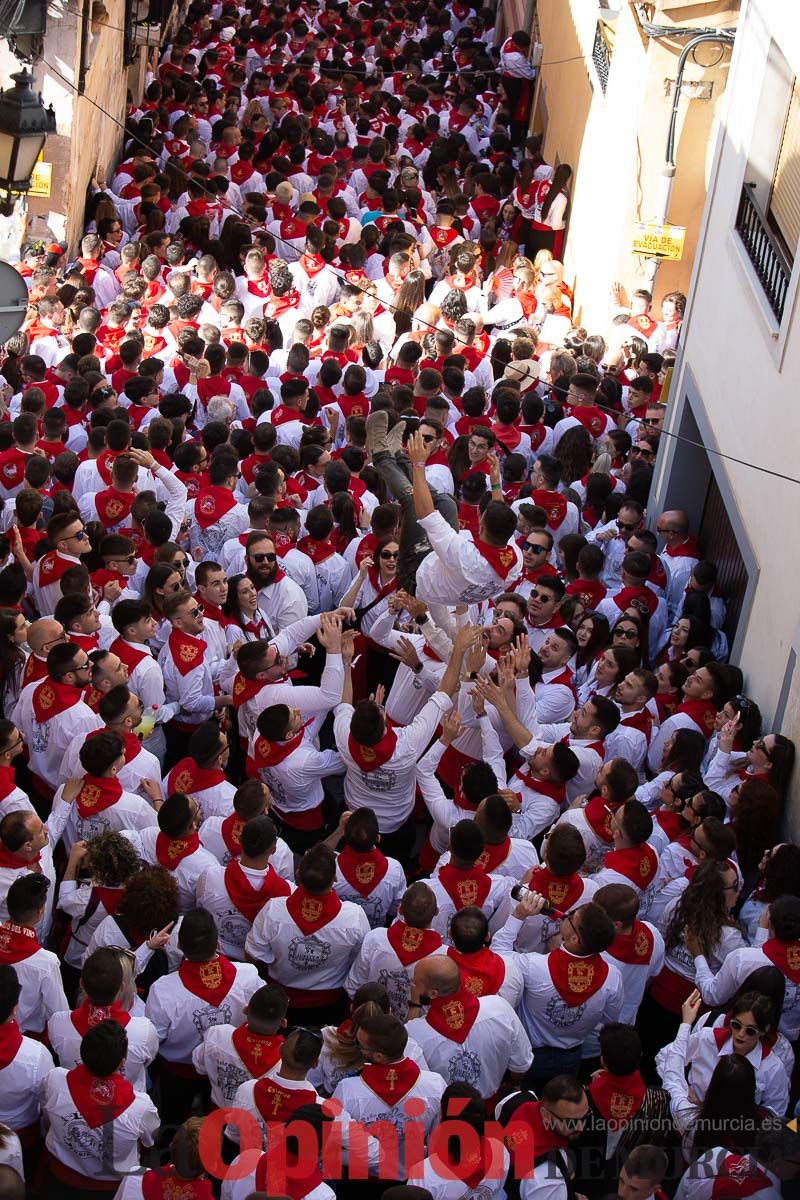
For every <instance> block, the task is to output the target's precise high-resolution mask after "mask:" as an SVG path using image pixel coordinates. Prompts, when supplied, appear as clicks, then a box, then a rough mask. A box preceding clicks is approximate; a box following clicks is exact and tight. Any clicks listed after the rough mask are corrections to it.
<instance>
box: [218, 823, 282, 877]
mask: <svg viewBox="0 0 800 1200" xmlns="http://www.w3.org/2000/svg"><path fill="white" fill-rule="evenodd" d="M224 820H225V818H224V817H208V818H207V819H206V820H205V821H203V824H202V825H201V826H200V842H201V845H202V847H203V849H204V850H207V851H208V852H209V854H213V856H214V858H215V859H216V860H217V862H219V863H222V865H223V867H224V866H226V865H227V864H228V863H229V862H230V861H231V857H232V855H231V853H230V851H229V850H228V847H227V846H226V845H225V841H224V839H223V837H222V822H223V821H224ZM271 861H272V865H273V867H274V868H275V870H276V871H277V872H278V874H279V875H280V877H281V879H288V880H289V882H290V883H294V855H293V854H292V852H291V850H290V849H289V847H288V846H287V845H286V842H285V841H284V840H283V838H278V842H277V845H276V846H275V852H274V854H273V855H272V860H271Z"/></svg>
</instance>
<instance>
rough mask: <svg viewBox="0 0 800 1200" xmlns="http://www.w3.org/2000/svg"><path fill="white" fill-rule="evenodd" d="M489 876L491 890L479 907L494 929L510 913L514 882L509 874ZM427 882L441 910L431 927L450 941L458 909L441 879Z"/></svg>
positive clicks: (490, 927)
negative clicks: (452, 921) (453, 920)
mask: <svg viewBox="0 0 800 1200" xmlns="http://www.w3.org/2000/svg"><path fill="white" fill-rule="evenodd" d="M487 878H488V879H489V881H490V886H489V891H488V892H487V894H486V899H485V900H484V902H483V904H481V905H480V906H479V907H480V909H481V912H482V913H483V914H484V916H485V917H486V919H487V920H488V922H489V929H490V930H491V931H494V930H495V929H497V928H499V927H500V925H502V924H503V922H504V921H505V918H506V917H507V915H508V910H509V902H510V896H511V888H512V886H513V882H512V880H510V879H509V878H508V876H507V875H488V876H487ZM425 882H426V883H427V885H428V887H429V888H430V889H431V891H432V892H433V894H434V896H435V897H436V904H437V906H438V910H439V911H438V912H437V914H436V916H435V917H434V918H433V921H432V922H431V928H433V929H435V930H436V932H437V933H438V934H439V935H440V936H441V937H443V938H444V939H445V940H448V941H449V927H450V920H451V918H452V917H453V916H454V915H455V913H456V912H457V911H458V910H457V909H456V906H455V903H454V901H453V899H452V897H451V896H450V894H449V892H447V891H446V889H445V888H444V886H443V884H442V882H441V880H440V879H438V878H437V877H434V878H433V879H426V880H425ZM462 907H463V906H462Z"/></svg>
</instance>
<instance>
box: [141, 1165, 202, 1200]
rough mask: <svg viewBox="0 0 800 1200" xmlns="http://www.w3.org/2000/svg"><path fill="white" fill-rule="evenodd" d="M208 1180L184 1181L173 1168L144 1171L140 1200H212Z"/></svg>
mask: <svg viewBox="0 0 800 1200" xmlns="http://www.w3.org/2000/svg"><path fill="white" fill-rule="evenodd" d="M213 1197H214V1193H213V1191H212V1190H211V1180H210V1179H184V1178H183V1176H182V1175H177V1174H176V1173H175V1169H174V1168H173V1167H171V1166H170V1167H160V1168H159V1169H158V1170H155V1171H145V1173H144V1175H143V1176H142V1200H213Z"/></svg>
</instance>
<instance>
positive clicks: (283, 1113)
mask: <svg viewBox="0 0 800 1200" xmlns="http://www.w3.org/2000/svg"><path fill="white" fill-rule="evenodd" d="M316 1098H317V1093H316V1092H315V1091H314V1089H313V1088H312V1087H308V1088H285V1087H282V1086H281V1084H280V1083H279V1082H278V1080H277V1079H275V1078H274V1077H272V1076H270V1077H267V1076H265V1077H264V1078H262V1079H259V1080H258V1081H257V1083H256V1086H255V1087H254V1088H253V1100H254V1101H255V1105H256V1108H257V1109H258V1111H259V1112H260V1113H261V1116H262V1117H263V1118H264V1120H265V1121H266V1122H267V1124H269V1123H270V1122H274V1121H287V1120H288V1119H289V1117H290V1116H291V1115H292V1113H293V1112H295V1111H296V1110H297V1109H298V1108H301V1107H302V1106H303V1105H304V1104H313V1103H314V1102H315V1101H316ZM264 1157H265V1158H266V1155H264ZM256 1186H258V1171H257V1170H256ZM281 1186H283V1184H281ZM305 1194H306V1193H305V1192H304V1193H302V1195H305Z"/></svg>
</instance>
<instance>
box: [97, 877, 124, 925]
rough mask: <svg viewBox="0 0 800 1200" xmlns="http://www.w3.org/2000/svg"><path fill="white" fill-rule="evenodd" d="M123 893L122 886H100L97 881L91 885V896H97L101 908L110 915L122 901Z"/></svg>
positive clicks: (112, 914)
mask: <svg viewBox="0 0 800 1200" xmlns="http://www.w3.org/2000/svg"><path fill="white" fill-rule="evenodd" d="M124 894H125V889H124V887H102V886H101V885H100V884H99V883H95V884H93V885H92V896H96V897H97V899H98V900H99V902H100V903H101V904H102V906H103V908H104V909H105V910H106V912H107V913H108V914H109V915H110V916H112V917H113V916H114V913H115V912H116V911H117V909H118V908H119V906H120V904H121V903H122V897H123V896H124Z"/></svg>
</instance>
